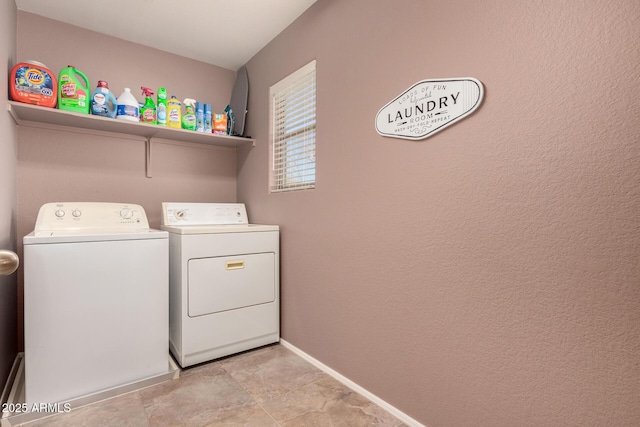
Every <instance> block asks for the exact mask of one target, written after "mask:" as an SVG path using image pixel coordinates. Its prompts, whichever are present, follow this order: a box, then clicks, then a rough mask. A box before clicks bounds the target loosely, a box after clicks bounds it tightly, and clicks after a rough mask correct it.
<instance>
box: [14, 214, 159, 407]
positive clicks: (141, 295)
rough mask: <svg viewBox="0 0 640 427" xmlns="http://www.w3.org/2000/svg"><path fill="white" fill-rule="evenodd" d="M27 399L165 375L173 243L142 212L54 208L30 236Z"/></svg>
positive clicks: (57, 398)
mask: <svg viewBox="0 0 640 427" xmlns="http://www.w3.org/2000/svg"><path fill="white" fill-rule="evenodd" d="M23 242H24V343H25V388H24V391H25V399H26V403H27V404H28V405H31V404H34V403H38V404H40V403H58V402H63V401H68V400H71V399H75V398H78V397H84V396H88V395H92V394H95V393H99V392H103V391H105V390H110V389H113V388H116V387H120V386H124V385H127V384H131V383H134V382H137V381H144V380H146V379H148V378H152V377H154V376H157V375H161V374H166V373H167V372H168V371H169V357H170V356H169V352H168V347H169V344H168V341H169V339H168V338H169V265H168V261H169V239H168V233H167V232H166V231H160V230H152V229H150V228H149V223H148V221H147V217H146V215H145V212H144V209H143V208H142V207H141V206H139V205H133V204H119V203H75V202H74V203H66V202H65V203H48V204H45V205H43V206H42V207H41V208H40V211H39V213H38V217H37V220H36V225H35V230H34V231H33V232H32V233H30V234H28V235H27V236H25V237H24V240H23Z"/></svg>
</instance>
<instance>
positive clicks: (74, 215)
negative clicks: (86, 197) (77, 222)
mask: <svg viewBox="0 0 640 427" xmlns="http://www.w3.org/2000/svg"><path fill="white" fill-rule="evenodd" d="M71 215H73V217H74V218H79V217H80V216H81V215H82V211H81V210H80V209H74V210H73V211H72V212H71Z"/></svg>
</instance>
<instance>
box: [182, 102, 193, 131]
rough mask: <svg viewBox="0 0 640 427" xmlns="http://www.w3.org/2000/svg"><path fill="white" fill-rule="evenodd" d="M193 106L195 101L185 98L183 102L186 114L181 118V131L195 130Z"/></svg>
mask: <svg viewBox="0 0 640 427" xmlns="http://www.w3.org/2000/svg"><path fill="white" fill-rule="evenodd" d="M195 105H196V100H195V99H191V98H187V99H185V100H184V108H185V109H186V110H187V112H186V113H185V114H184V116H182V129H186V130H196V114H195V113H194V112H193V109H194V107H195Z"/></svg>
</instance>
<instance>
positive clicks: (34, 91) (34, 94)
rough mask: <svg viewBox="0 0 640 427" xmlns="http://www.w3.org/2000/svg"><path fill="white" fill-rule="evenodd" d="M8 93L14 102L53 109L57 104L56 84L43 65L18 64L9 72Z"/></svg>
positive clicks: (48, 70) (53, 76) (50, 73)
mask: <svg viewBox="0 0 640 427" xmlns="http://www.w3.org/2000/svg"><path fill="white" fill-rule="evenodd" d="M9 93H10V94H11V99H13V100H14V101H18V102H25V103H27V104H33V105H40V106H41V107H49V108H53V107H55V106H56V103H57V102H58V82H57V81H56V76H55V74H53V72H52V71H51V70H50V69H49V68H47V66H46V65H44V64H42V63H40V62H36V61H27V62H18V63H17V64H16V65H15V66H14V67H13V69H12V70H11V76H10V78H9Z"/></svg>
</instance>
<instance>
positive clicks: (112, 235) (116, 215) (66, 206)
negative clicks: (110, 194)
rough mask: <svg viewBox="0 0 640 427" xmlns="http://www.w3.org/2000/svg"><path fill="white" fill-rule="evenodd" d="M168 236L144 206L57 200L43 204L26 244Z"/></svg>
mask: <svg viewBox="0 0 640 427" xmlns="http://www.w3.org/2000/svg"><path fill="white" fill-rule="evenodd" d="M162 238H168V234H167V233H166V232H164V231H159V230H152V229H150V228H149V222H148V221H147V216H146V214H145V212H144V209H143V208H142V206H140V205H135V204H130V203H102V202H55V203H46V204H44V205H42V207H41V208H40V211H39V212H38V218H37V219H36V225H35V229H34V231H33V232H32V233H30V234H29V235H27V236H25V238H24V243H25V244H33V243H64V242H91V241H107V240H109V241H111V240H133V239H137V240H139V239H162Z"/></svg>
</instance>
